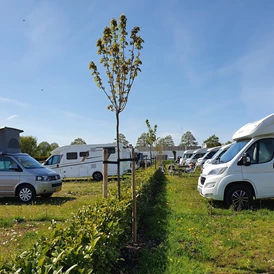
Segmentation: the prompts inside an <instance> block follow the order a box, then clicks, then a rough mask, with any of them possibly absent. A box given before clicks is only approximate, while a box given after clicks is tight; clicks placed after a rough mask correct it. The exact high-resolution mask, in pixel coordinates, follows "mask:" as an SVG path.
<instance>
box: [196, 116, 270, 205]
mask: <svg viewBox="0 0 274 274" xmlns="http://www.w3.org/2000/svg"><path fill="white" fill-rule="evenodd" d="M233 140H234V141H235V142H234V143H233V144H232V145H231V146H230V147H229V149H228V150H227V151H226V152H225V153H224V154H223V155H222V156H221V158H220V161H219V164H215V165H209V166H207V167H206V168H205V169H204V170H203V172H202V174H201V175H200V177H199V179H198V191H199V193H200V194H201V195H202V196H203V197H206V198H211V199H213V200H219V201H224V202H225V203H226V204H227V206H232V207H234V208H236V209H243V208H249V206H250V205H252V203H253V199H254V198H255V199H263V198H273V197H274V168H273V167H274V158H273V155H274V114H271V115H269V116H267V117H265V118H263V119H261V120H259V121H256V122H252V123H248V124H246V125H244V126H243V127H241V128H240V129H239V130H237V131H236V132H235V133H234V135H233Z"/></svg>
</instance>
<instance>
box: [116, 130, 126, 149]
mask: <svg viewBox="0 0 274 274" xmlns="http://www.w3.org/2000/svg"><path fill="white" fill-rule="evenodd" d="M114 140H115V142H116V140H117V139H116V138H114ZM119 142H120V144H123V145H124V146H125V147H127V146H128V144H129V142H128V140H127V139H126V136H125V135H124V134H123V133H119Z"/></svg>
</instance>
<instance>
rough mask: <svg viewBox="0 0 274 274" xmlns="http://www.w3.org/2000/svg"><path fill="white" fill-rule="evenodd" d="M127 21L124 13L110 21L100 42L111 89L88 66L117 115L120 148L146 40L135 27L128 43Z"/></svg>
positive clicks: (91, 65)
mask: <svg viewBox="0 0 274 274" xmlns="http://www.w3.org/2000/svg"><path fill="white" fill-rule="evenodd" d="M126 25H127V18H126V16H125V15H124V14H122V15H121V16H120V18H119V22H117V21H116V19H112V20H111V21H110V26H109V27H105V28H104V31H103V37H102V38H99V39H98V41H97V44H96V46H97V49H98V54H99V55H101V57H102V58H101V59H100V63H101V64H103V66H104V68H105V70H106V75H107V78H108V83H109V86H110V88H109V90H107V89H106V88H105V87H104V86H103V82H102V78H101V76H100V73H99V71H98V70H97V66H96V65H95V63H94V62H93V61H91V62H90V63H89V69H90V70H91V71H92V73H91V75H92V76H93V77H94V80H95V82H96V83H97V86H98V87H99V88H100V89H102V90H103V91H104V93H105V94H106V96H107V98H108V99H109V101H110V105H109V106H108V109H110V110H111V111H113V112H115V115H116V140H117V147H118V148H119V143H120V142H119V114H120V113H121V112H122V111H123V110H124V109H125V107H126V104H127V101H128V96H129V93H130V90H131V87H132V84H133V82H134V79H135V77H136V76H137V75H138V72H139V71H141V69H140V66H141V64H142V62H141V60H140V50H141V49H142V48H143V46H142V45H143V42H144V40H143V39H142V38H141V36H139V35H138V33H139V31H140V27H134V28H133V29H132V30H131V33H130V41H129V43H128V42H127V35H128V33H127V30H126ZM117 151H118V153H117V154H118V155H117V156H118V164H117V175H118V198H119V199H120V161H119V160H120V151H119V149H117Z"/></svg>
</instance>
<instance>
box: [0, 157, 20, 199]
mask: <svg viewBox="0 0 274 274" xmlns="http://www.w3.org/2000/svg"><path fill="white" fill-rule="evenodd" d="M11 166H13V167H14V166H18V165H17V164H16V163H15V161H14V160H13V159H12V158H11V157H9V156H3V155H1V156H0V196H14V194H15V186H16V184H17V183H18V182H19V179H20V172H18V171H15V170H12V169H10V167H11Z"/></svg>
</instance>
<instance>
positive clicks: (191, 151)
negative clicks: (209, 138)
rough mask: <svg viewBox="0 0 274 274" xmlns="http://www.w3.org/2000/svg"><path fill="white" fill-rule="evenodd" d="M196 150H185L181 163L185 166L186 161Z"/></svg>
mask: <svg viewBox="0 0 274 274" xmlns="http://www.w3.org/2000/svg"><path fill="white" fill-rule="evenodd" d="M193 152H194V150H185V151H184V153H183V155H182V158H181V159H180V162H179V165H180V166H184V165H185V163H186V160H187V159H188V158H190V157H191V156H192V155H193Z"/></svg>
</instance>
